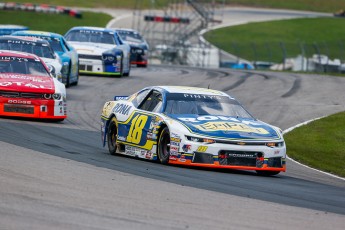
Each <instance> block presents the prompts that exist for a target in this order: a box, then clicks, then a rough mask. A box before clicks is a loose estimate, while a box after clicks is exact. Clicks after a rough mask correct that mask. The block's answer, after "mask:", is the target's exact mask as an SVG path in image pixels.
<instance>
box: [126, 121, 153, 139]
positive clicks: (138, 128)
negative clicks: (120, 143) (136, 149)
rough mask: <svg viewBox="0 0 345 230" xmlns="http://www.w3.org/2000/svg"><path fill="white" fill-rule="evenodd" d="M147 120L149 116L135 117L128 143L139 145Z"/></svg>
mask: <svg viewBox="0 0 345 230" xmlns="http://www.w3.org/2000/svg"><path fill="white" fill-rule="evenodd" d="M147 118H148V117H147V116H145V115H139V114H138V115H136V116H135V117H134V119H133V121H132V124H131V127H130V128H129V132H128V135H127V142H132V143H134V144H139V142H140V140H141V136H142V134H143V129H144V127H145V124H146V122H147Z"/></svg>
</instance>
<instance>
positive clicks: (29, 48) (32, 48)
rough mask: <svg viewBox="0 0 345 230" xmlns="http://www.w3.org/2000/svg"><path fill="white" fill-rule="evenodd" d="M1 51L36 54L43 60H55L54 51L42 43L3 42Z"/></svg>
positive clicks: (0, 43)
mask: <svg viewBox="0 0 345 230" xmlns="http://www.w3.org/2000/svg"><path fill="white" fill-rule="evenodd" d="M0 50H15V51H21V52H26V53H32V54H36V55H37V56H39V57H43V58H50V59H55V57H54V53H53V51H52V49H51V48H50V47H49V46H48V45H47V44H42V43H35V42H25V41H18V42H17V41H12V40H1V41H0Z"/></svg>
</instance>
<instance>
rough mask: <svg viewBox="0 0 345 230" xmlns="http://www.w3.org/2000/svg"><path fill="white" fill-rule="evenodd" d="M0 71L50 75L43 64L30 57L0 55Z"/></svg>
mask: <svg viewBox="0 0 345 230" xmlns="http://www.w3.org/2000/svg"><path fill="white" fill-rule="evenodd" d="M0 73H16V74H32V75H35V76H43V77H50V75H49V73H48V71H47V70H46V68H44V66H43V64H42V63H41V62H40V61H38V60H34V59H31V58H17V57H4V56H1V57H0Z"/></svg>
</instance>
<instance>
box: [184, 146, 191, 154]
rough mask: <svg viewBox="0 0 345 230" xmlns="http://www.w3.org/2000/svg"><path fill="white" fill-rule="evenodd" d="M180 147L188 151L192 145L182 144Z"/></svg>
mask: <svg viewBox="0 0 345 230" xmlns="http://www.w3.org/2000/svg"><path fill="white" fill-rule="evenodd" d="M182 149H183V151H184V152H188V151H190V150H191V149H192V146H191V145H183V146H182Z"/></svg>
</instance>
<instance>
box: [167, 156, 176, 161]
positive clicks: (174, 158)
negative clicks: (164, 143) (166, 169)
mask: <svg viewBox="0 0 345 230" xmlns="http://www.w3.org/2000/svg"><path fill="white" fill-rule="evenodd" d="M169 160H172V161H176V160H177V157H176V156H170V157H169Z"/></svg>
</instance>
